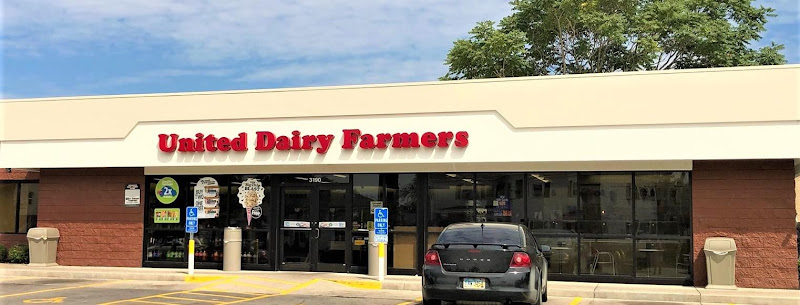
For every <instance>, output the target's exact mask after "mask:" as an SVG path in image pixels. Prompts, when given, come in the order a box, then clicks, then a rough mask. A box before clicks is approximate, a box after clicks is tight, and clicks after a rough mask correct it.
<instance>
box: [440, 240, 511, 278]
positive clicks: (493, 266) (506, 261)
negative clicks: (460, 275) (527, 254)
mask: <svg viewBox="0 0 800 305" xmlns="http://www.w3.org/2000/svg"><path fill="white" fill-rule="evenodd" d="M434 249H437V251H438V252H439V259H440V260H441V262H442V268H444V270H445V271H452V272H480V273H504V272H506V271H508V266H509V265H510V263H511V257H512V256H514V252H515V250H520V248H519V247H515V246H512V247H510V249H509V247H508V246H497V245H478V244H475V245H438V246H437V247H434Z"/></svg>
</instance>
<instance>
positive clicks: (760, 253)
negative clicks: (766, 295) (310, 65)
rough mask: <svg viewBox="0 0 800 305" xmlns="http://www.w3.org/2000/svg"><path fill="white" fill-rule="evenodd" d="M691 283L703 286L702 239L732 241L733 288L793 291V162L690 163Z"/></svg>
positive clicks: (795, 265)
mask: <svg viewBox="0 0 800 305" xmlns="http://www.w3.org/2000/svg"><path fill="white" fill-rule="evenodd" d="M693 167H694V168H693V171H692V213H693V214H692V222H693V232H694V263H695V264H694V284H695V286H705V285H706V284H707V277H706V265H705V264H706V262H705V255H704V254H703V245H704V243H705V239H706V238H707V237H715V236H721V237H732V238H734V240H736V245H737V248H738V253H737V256H736V285H737V286H739V287H753V288H793V289H796V288H798V279H797V240H796V229H795V206H794V198H795V191H794V161H792V160H751V161H747V160H736V161H695V162H694V166H693Z"/></svg>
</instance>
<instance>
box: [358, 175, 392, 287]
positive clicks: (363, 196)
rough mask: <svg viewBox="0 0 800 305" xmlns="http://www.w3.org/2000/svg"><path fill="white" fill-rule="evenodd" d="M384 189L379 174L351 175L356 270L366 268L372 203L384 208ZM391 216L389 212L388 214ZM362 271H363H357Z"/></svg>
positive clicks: (372, 217)
mask: <svg viewBox="0 0 800 305" xmlns="http://www.w3.org/2000/svg"><path fill="white" fill-rule="evenodd" d="M383 195H384V189H383V186H382V185H381V181H380V175H379V174H354V175H353V230H352V232H353V233H352V239H353V240H352V243H353V263H352V266H354V267H355V268H357V269H359V268H360V269H366V268H367V266H368V265H367V264H368V261H367V258H368V255H369V252H368V251H369V248H368V247H369V241H368V239H369V223H371V222H372V221H373V219H374V216H373V214H372V213H371V208H370V204H371V203H372V202H374V203H376V204H380V205H381V206H382V207H383V206H385V205H384V202H383ZM389 215H391V212H390V213H389ZM359 271H363V270H359Z"/></svg>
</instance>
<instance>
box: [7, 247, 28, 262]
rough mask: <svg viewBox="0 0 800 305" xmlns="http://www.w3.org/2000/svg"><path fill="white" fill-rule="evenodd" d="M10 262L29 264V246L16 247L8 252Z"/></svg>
mask: <svg viewBox="0 0 800 305" xmlns="http://www.w3.org/2000/svg"><path fill="white" fill-rule="evenodd" d="M8 261H10V262H12V263H23V264H27V263H28V245H21V244H20V245H16V246H13V247H11V249H10V250H8Z"/></svg>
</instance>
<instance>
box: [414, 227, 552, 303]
mask: <svg viewBox="0 0 800 305" xmlns="http://www.w3.org/2000/svg"><path fill="white" fill-rule="evenodd" d="M549 255H550V248H549V247H548V246H544V245H541V246H540V245H538V244H537V243H536V239H534V237H533V235H531V232H530V230H529V229H528V228H527V227H525V226H523V225H514V224H500V223H460V224H453V225H449V226H447V227H446V228H445V229H444V231H442V233H441V234H440V235H439V238H438V239H437V240H436V243H434V244H433V245H432V246H431V248H430V250H428V252H427V253H426V254H425V265H424V266H423V268H422V298H423V304H425V305H431V304H436V305H438V304H440V303H441V302H442V301H443V300H448V301H495V302H505V303H512V302H520V303H533V304H541V303H542V302H546V301H547V261H546V257H548V256H549Z"/></svg>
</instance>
